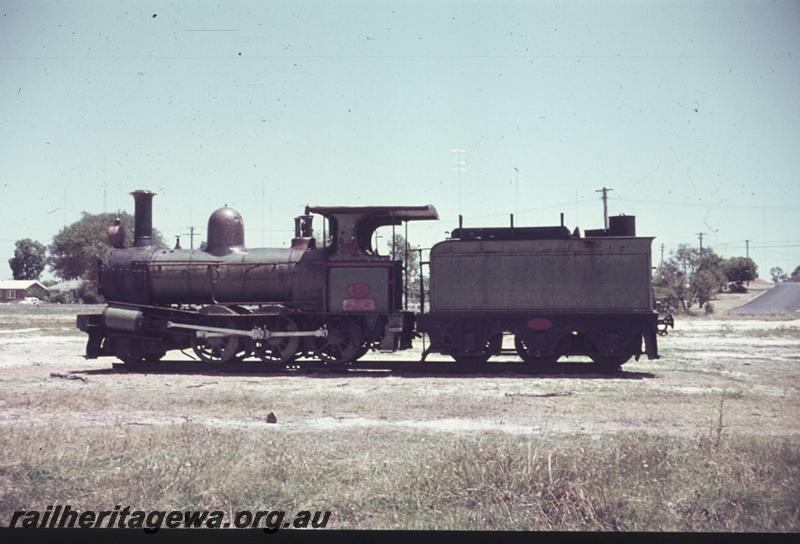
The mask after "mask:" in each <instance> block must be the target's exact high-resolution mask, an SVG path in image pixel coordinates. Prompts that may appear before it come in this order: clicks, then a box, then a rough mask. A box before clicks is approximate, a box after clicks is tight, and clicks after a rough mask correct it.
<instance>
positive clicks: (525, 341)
mask: <svg viewBox="0 0 800 544" xmlns="http://www.w3.org/2000/svg"><path fill="white" fill-rule="evenodd" d="M532 346H533V342H531V341H530V339H529V338H526V337H525V335H519V334H515V335H514V348H515V349H516V350H517V355H519V356H520V358H521V359H522V360H523V361H525V362H526V363H528V364H530V365H536V366H540V367H547V366H552V365H554V364H556V361H558V357H556V356H553V355H543V354H541V353H537V352H536V350H534V349H533V347H532Z"/></svg>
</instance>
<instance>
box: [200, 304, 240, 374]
mask: <svg viewBox="0 0 800 544" xmlns="http://www.w3.org/2000/svg"><path fill="white" fill-rule="evenodd" d="M200 313H202V314H205V316H204V317H203V318H201V319H200V324H201V325H207V326H209V327H222V328H226V329H233V328H236V325H235V323H234V322H233V320H232V319H231V318H230V317H226V316H229V315H232V314H235V313H236V312H234V311H233V310H231V309H230V308H226V307H225V306H206V307H205V308H203V309H201V310H200ZM192 350H193V351H194V353H195V355H197V356H198V357H199V358H200V359H201V360H202V361H205V362H206V363H227V362H229V361H233V360H234V359H235V358H236V357H237V355H239V356H241V354H242V353H243V350H242V349H241V347H240V341H239V337H237V336H211V337H208V338H198V337H197V336H194V337H192ZM245 357H246V355H245Z"/></svg>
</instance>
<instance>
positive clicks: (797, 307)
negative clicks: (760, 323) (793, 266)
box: [729, 282, 800, 315]
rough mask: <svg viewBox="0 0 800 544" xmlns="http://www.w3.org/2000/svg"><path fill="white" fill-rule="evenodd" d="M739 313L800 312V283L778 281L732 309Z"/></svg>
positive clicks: (770, 313) (732, 311) (733, 311)
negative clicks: (745, 302)
mask: <svg viewBox="0 0 800 544" xmlns="http://www.w3.org/2000/svg"><path fill="white" fill-rule="evenodd" d="M729 313H731V314H738V315H745V314H750V315H774V314H778V315H782V314H796V313H800V283H795V282H787V283H778V284H776V285H775V287H773V288H772V289H770V290H769V291H767V292H766V293H764V294H763V295H761V296H760V297H758V298H756V299H755V300H752V301H750V302H748V303H747V304H745V305H743V306H739V307H738V308H733V309H732V310H730V312H729Z"/></svg>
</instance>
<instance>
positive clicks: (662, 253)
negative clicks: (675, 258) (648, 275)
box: [661, 243, 664, 266]
mask: <svg viewBox="0 0 800 544" xmlns="http://www.w3.org/2000/svg"><path fill="white" fill-rule="evenodd" d="M661 266H664V244H663V243H662V244H661Z"/></svg>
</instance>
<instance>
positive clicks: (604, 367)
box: [592, 355, 631, 374]
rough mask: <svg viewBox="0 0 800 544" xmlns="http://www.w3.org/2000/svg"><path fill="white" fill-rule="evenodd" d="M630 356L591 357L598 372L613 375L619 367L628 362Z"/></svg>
mask: <svg viewBox="0 0 800 544" xmlns="http://www.w3.org/2000/svg"><path fill="white" fill-rule="evenodd" d="M630 358H631V356H630V355H610V356H608V357H603V356H602V355H593V356H592V361H593V362H594V364H596V365H597V368H598V370H599V371H600V372H602V373H604V374H614V373H615V372H619V370H620V367H621V366H622V365H624V364H625V363H627V362H628V359H630Z"/></svg>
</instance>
